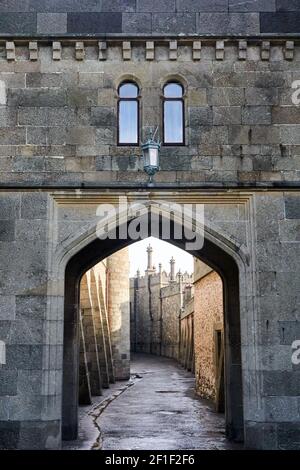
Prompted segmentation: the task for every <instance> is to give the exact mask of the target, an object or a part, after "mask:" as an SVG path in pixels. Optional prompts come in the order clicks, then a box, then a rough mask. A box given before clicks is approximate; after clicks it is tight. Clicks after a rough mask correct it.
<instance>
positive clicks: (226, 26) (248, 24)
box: [0, 0, 300, 37]
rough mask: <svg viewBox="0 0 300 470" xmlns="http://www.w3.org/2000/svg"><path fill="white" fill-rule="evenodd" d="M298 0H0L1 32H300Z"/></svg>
mask: <svg viewBox="0 0 300 470" xmlns="http://www.w3.org/2000/svg"><path fill="white" fill-rule="evenodd" d="M299 15H300V7H299V2H298V0H277V1H276V0H246V1H240V0H164V1H160V0H122V1H121V0H87V1H84V2H82V1H79V0H65V1H63V2H62V1H61V0H50V1H46V0H27V1H26V2H25V1H23V0H2V1H1V2H0V36H1V35H2V36H14V37H18V36H19V37H21V36H57V35H60V36H73V35H75V34H76V35H77V36H78V35H82V36H88V37H91V36H94V37H95V36H110V35H113V36H115V35H118V36H122V35H126V36H128V35H132V36H136V35H142V36H157V35H158V36H161V35H164V34H168V35H169V36H172V35H177V34H181V35H186V36H189V35H208V36H210V35H214V36H219V35H220V34H225V35H228V36H263V35H266V34H267V35H268V34H269V35H273V36H281V35H287V34H290V35H293V36H295V35H299V34H300V21H299V18H300V17H299Z"/></svg>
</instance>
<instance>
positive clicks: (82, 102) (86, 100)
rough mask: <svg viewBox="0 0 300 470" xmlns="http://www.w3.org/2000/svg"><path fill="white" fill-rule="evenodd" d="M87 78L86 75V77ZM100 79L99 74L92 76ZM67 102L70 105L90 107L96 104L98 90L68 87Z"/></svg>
mask: <svg viewBox="0 0 300 470" xmlns="http://www.w3.org/2000/svg"><path fill="white" fill-rule="evenodd" d="M86 78H87V79H88V77H86ZM94 79H97V80H98V81H101V76H99V75H98V77H94ZM67 102H68V105H69V106H72V107H90V106H97V104H98V92H97V89H90V88H83V87H80V88H79V87H70V88H68V90H67Z"/></svg>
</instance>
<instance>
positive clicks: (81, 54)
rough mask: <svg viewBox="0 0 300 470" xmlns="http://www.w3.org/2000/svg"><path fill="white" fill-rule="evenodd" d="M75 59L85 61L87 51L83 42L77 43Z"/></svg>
mask: <svg viewBox="0 0 300 470" xmlns="http://www.w3.org/2000/svg"><path fill="white" fill-rule="evenodd" d="M75 58H76V60H83V59H84V58H85V49H84V42H83V41H76V43H75Z"/></svg>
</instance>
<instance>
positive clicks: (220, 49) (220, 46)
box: [216, 40, 225, 60]
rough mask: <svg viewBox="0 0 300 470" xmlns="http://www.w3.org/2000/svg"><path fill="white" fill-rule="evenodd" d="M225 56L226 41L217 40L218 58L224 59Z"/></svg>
mask: <svg viewBox="0 0 300 470" xmlns="http://www.w3.org/2000/svg"><path fill="white" fill-rule="evenodd" d="M224 57H225V42H224V41H221V40H220V41H216V60H224Z"/></svg>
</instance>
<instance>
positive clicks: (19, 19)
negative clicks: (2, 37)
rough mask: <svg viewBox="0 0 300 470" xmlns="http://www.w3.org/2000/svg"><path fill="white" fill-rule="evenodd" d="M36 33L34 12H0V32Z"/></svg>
mask: <svg viewBox="0 0 300 470" xmlns="http://www.w3.org/2000/svg"><path fill="white" fill-rule="evenodd" d="M3 33H4V34H23V35H26V34H27V35H29V36H31V35H35V34H36V14H35V13H30V12H26V13H17V12H14V13H2V12H1V16H0V34H3Z"/></svg>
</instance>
